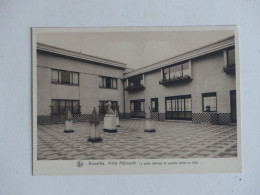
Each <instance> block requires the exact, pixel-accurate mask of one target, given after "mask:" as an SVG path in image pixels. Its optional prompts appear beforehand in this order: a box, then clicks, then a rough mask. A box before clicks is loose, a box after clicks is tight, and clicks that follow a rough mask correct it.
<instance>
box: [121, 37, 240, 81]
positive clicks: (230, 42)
mask: <svg viewBox="0 0 260 195" xmlns="http://www.w3.org/2000/svg"><path fill="white" fill-rule="evenodd" d="M234 45H235V39H234V35H232V36H229V37H226V38H224V39H221V40H218V41H215V42H213V43H210V44H207V45H204V46H202V47H199V48H196V49H193V50H190V51H188V52H185V53H182V54H179V55H176V56H174V57H172V58H168V59H166V60H162V61H159V62H156V63H154V64H151V65H147V66H144V67H141V68H139V69H136V70H133V71H131V72H128V73H126V74H125V75H124V77H123V78H124V79H126V78H129V77H132V76H136V75H138V74H143V73H147V72H151V71H154V70H157V69H161V68H163V67H166V66H169V65H171V64H175V63H179V62H182V61H186V60H191V59H195V58H198V57H201V56H204V55H207V54H210V53H213V52H216V51H219V50H223V49H226V48H228V47H232V46H234Z"/></svg>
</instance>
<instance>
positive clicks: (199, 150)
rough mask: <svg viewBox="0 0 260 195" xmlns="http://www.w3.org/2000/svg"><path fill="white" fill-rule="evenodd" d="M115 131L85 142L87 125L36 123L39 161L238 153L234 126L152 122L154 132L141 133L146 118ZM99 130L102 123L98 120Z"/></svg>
mask: <svg viewBox="0 0 260 195" xmlns="http://www.w3.org/2000/svg"><path fill="white" fill-rule="evenodd" d="M120 125H121V126H120V127H118V129H117V130H118V132H117V133H107V132H103V131H101V137H102V139H103V141H102V142H88V138H89V136H90V125H89V123H87V122H82V123H74V124H73V129H74V131H75V132H74V133H64V132H63V131H64V128H65V126H64V124H51V125H38V132H37V133H38V135H37V136H38V140H37V142H38V143H37V158H38V160H102V159H106V160H107V159H170V158H171V159H172V158H176V159H177V158H230V157H236V156H237V127H236V126H233V125H232V126H231V125H210V124H194V123H191V122H184V121H183V122H179V121H154V126H155V129H156V132H154V133H149V132H144V130H145V120H120ZM100 128H101V130H102V129H103V123H102V122H101V123H100Z"/></svg>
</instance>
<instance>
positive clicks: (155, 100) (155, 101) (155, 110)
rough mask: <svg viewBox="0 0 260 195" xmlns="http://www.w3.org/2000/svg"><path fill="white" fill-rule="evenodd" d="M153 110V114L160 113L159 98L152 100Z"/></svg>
mask: <svg viewBox="0 0 260 195" xmlns="http://www.w3.org/2000/svg"><path fill="white" fill-rule="evenodd" d="M151 110H152V112H158V98H151Z"/></svg>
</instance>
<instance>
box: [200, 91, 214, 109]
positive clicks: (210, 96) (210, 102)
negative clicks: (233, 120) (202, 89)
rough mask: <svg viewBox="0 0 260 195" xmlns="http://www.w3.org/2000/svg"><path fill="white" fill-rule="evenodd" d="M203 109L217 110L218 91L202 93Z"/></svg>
mask: <svg viewBox="0 0 260 195" xmlns="http://www.w3.org/2000/svg"><path fill="white" fill-rule="evenodd" d="M202 111H203V112H217V93H216V92H212V93H203V94H202Z"/></svg>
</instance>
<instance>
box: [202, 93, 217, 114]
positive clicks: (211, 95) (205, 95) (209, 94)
mask: <svg viewBox="0 0 260 195" xmlns="http://www.w3.org/2000/svg"><path fill="white" fill-rule="evenodd" d="M201 97H202V112H217V111H218V101H217V92H209V93H202V94H201ZM205 97H216V110H214V111H211V110H210V111H207V110H204V98H205Z"/></svg>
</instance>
